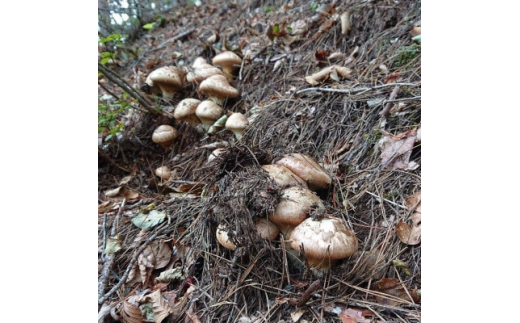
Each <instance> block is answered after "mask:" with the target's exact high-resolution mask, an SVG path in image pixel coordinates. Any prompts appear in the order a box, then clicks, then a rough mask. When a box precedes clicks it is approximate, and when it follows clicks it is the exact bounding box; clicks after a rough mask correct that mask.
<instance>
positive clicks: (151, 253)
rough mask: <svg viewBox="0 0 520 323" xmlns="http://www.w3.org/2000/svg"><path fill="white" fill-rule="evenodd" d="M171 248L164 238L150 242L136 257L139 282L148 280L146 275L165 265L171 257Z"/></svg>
mask: <svg viewBox="0 0 520 323" xmlns="http://www.w3.org/2000/svg"><path fill="white" fill-rule="evenodd" d="M171 256H172V249H171V247H170V245H169V244H168V243H166V242H165V241H164V240H159V241H157V240H156V241H154V242H152V243H150V244H149V245H148V246H147V247H146V248H145V249H144V250H143V252H142V253H141V254H140V255H139V258H137V262H138V264H139V273H140V275H141V282H143V283H145V282H146V281H147V280H148V275H149V274H150V272H151V270H153V269H160V268H163V267H165V266H166V265H167V264H168V263H169V262H170V259H171Z"/></svg>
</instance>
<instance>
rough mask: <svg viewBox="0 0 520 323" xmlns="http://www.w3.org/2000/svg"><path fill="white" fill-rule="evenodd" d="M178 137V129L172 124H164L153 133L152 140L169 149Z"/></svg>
mask: <svg viewBox="0 0 520 323" xmlns="http://www.w3.org/2000/svg"><path fill="white" fill-rule="evenodd" d="M175 138H177V130H176V129H175V128H174V127H172V126H170V125H162V126H159V127H157V129H155V131H154V132H153V135H152V141H153V142H155V143H156V144H159V145H161V147H163V148H164V149H168V148H169V147H170V146H171V145H172V144H173V142H174V140H175Z"/></svg>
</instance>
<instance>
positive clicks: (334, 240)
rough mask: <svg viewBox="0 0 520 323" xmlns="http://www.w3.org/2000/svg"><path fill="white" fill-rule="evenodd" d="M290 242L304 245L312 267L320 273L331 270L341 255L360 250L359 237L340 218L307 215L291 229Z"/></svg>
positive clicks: (296, 245)
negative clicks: (316, 217) (310, 216)
mask: <svg viewBox="0 0 520 323" xmlns="http://www.w3.org/2000/svg"><path fill="white" fill-rule="evenodd" d="M290 239H291V242H290V246H291V248H293V249H294V250H300V248H303V251H304V254H305V258H306V259H307V263H308V264H309V268H310V269H311V271H312V272H313V273H314V274H315V275H316V276H318V277H321V276H323V274H324V273H326V272H328V271H329V270H330V268H331V266H332V265H333V264H334V263H335V262H336V261H337V260H339V259H344V258H348V257H350V256H352V255H353V254H355V253H356V252H357V249H358V241H357V237H356V235H355V234H354V232H352V231H351V230H349V229H348V228H347V227H346V226H345V225H344V224H343V222H342V221H341V219H339V218H335V217H330V218H322V219H321V220H315V219H313V218H308V219H306V220H305V221H303V222H302V223H301V224H299V225H298V226H296V227H295V228H294V230H292V233H291V236H290Z"/></svg>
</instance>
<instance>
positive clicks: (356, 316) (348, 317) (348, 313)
mask: <svg viewBox="0 0 520 323" xmlns="http://www.w3.org/2000/svg"><path fill="white" fill-rule="evenodd" d="M338 316H339V318H340V319H341V322H342V323H370V322H371V320H370V319H367V318H365V316H374V314H373V313H372V312H370V311H368V310H363V309H354V308H346V309H344V310H343V311H342V312H341V313H339V314H338Z"/></svg>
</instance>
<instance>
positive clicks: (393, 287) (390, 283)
mask: <svg viewBox="0 0 520 323" xmlns="http://www.w3.org/2000/svg"><path fill="white" fill-rule="evenodd" d="M374 290H376V291H378V292H381V293H385V294H388V295H391V296H394V297H392V298H389V297H384V296H379V295H376V300H377V302H378V303H381V304H386V305H391V306H396V305H399V304H401V303H407V302H411V300H410V297H409V296H408V293H407V292H406V290H405V287H404V286H403V285H402V284H401V283H400V282H399V280H397V279H396V278H383V279H381V280H379V281H377V282H375V283H374ZM410 295H411V296H412V298H413V299H414V302H417V301H418V300H419V299H418V298H416V297H415V296H417V293H415V295H414V293H410ZM396 298H398V299H402V301H399V300H398V299H396Z"/></svg>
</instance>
